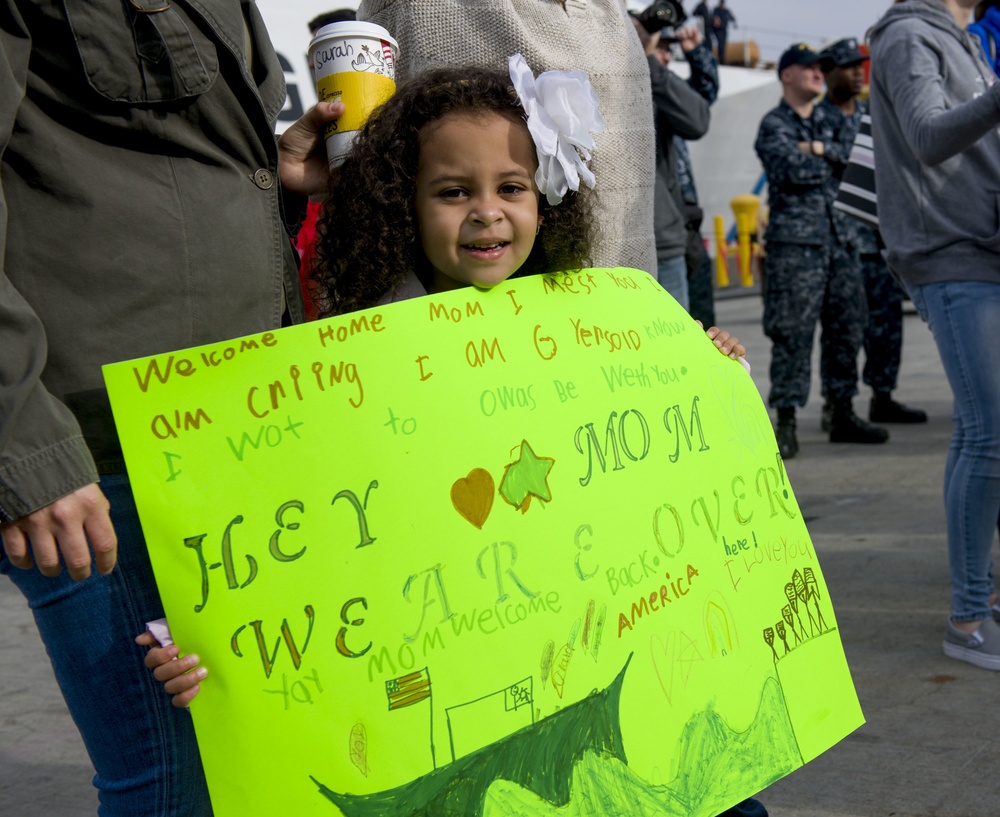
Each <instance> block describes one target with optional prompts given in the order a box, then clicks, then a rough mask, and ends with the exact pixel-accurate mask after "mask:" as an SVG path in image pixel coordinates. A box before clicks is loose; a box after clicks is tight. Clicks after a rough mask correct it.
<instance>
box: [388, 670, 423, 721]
mask: <svg viewBox="0 0 1000 817" xmlns="http://www.w3.org/2000/svg"><path fill="white" fill-rule="evenodd" d="M385 696H386V698H388V699H389V711H390V712H391V711H392V710H394V709H402V708H403V707H406V706H413V705H414V704H418V703H420V702H421V701H426V700H427V699H428V698H430V697H431V675H430V672H428V670H427V667H424V668H423V669H422V670H417V671H416V672H411V673H409V674H407V675H401V676H400V677H399V678H392V679H390V680H388V681H386V682H385Z"/></svg>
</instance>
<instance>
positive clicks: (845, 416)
mask: <svg viewBox="0 0 1000 817" xmlns="http://www.w3.org/2000/svg"><path fill="white" fill-rule="evenodd" d="M888 439H889V432H888V431H886V430H885V429H884V428H881V427H879V426H873V425H872V424H871V423H866V422H865V421H864V420H862V419H861V418H860V417H858V415H857V414H855V413H854V406H853V405H851V400H850V398H847V399H845V400H836V401H834V404H833V419H832V421H831V423H830V442H831V443H884V442H885V441H886V440H888Z"/></svg>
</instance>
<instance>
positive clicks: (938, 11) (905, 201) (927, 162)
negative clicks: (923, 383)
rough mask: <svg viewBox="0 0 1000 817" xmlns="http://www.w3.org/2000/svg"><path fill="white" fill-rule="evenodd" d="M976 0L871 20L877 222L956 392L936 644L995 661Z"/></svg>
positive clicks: (989, 304) (995, 305) (998, 271)
mask: <svg viewBox="0 0 1000 817" xmlns="http://www.w3.org/2000/svg"><path fill="white" fill-rule="evenodd" d="M975 5H976V0H903V1H902V2H900V1H899V0H897V2H896V4H895V5H893V6H892V7H891V8H890V9H889V10H888V11H887V12H886V14H885V15H884V16H883V17H882V19H881V20H880V21H879V22H878V23H877V24H876V25H875V27H874V28H873V29H872V31H871V41H872V79H871V100H872V125H873V140H874V146H875V173H876V186H877V189H878V210H879V222H880V226H881V229H882V234H883V237H884V239H885V242H886V245H887V247H888V250H889V265H890V267H891V268H892V269H893V270H894V271H895V272H897V273H898V274H899V275H900V276H901V277H902V278H903V280H904V281H905V283H906V286H907V289H908V290H909V292H910V296H911V297H912V299H913V303H914V305H915V306H916V308H917V311H918V312H919V313H920V315H921V317H923V319H924V320H926V321H927V323H928V325H929V326H930V328H931V331H932V332H933V334H934V341H935V343H936V344H937V347H938V351H939V353H940V355H941V361H942V363H943V364H944V368H945V372H946V374H947V376H948V382H949V383H950V384H951V388H952V392H953V393H954V400H955V408H954V432H953V436H952V441H951V447H950V450H949V452H948V459H947V464H946V466H945V477H944V499H945V511H946V516H947V528H948V555H949V566H950V570H951V586H952V603H951V604H952V607H951V616H950V617H949V619H948V621H947V622H946V624H945V636H944V644H943V647H944V653H945V655H947V656H948V657H950V658H954V659H957V660H959V661H965V662H967V663H970V664H973V665H975V666H977V667H982V668H983V669H989V670H994V671H1000V626H998V625H997V624H996V623H995V622H994V621H993V619H992V617H991V606H992V605H993V604H994V602H995V589H994V581H993V562H992V557H991V552H990V551H991V548H992V545H993V538H994V535H995V532H996V530H997V521H998V517H1000V348H998V346H997V343H996V326H997V322H998V320H1000V211H998V206H1000V137H998V134H997V128H998V126H1000V82H997V77H996V74H995V73H994V72H993V70H992V67H991V66H990V64H989V63H988V62H987V60H986V58H985V56H984V54H983V52H982V50H981V48H980V47H979V45H978V43H977V42H976V41H975V40H974V39H973V38H971V37H970V36H969V35H968V34H967V32H966V26H967V25H968V23H969V17H970V15H971V12H972V9H973V8H974V7H975Z"/></svg>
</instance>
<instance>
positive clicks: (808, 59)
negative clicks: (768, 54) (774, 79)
mask: <svg viewBox="0 0 1000 817" xmlns="http://www.w3.org/2000/svg"><path fill="white" fill-rule="evenodd" d="M817 62H819V54H817V53H816V52H815V51H813V50H812V48H811V47H810V46H809V45H807V44H806V43H795V44H793V45H790V46H789V47H788V48H787V49H785V53H784V54H782V55H781V59H780V60H778V76H779V77H780V76H781V72H782V71H784V70H785V69H786V68H787V67H788V66H789V65H814V64H815V63H817Z"/></svg>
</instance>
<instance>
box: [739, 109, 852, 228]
mask: <svg viewBox="0 0 1000 817" xmlns="http://www.w3.org/2000/svg"><path fill="white" fill-rule="evenodd" d="M843 118H844V117H843V115H841V114H840V113H839V111H838V112H837V115H836V116H834V115H832V114H831V112H830V111H829V110H826V109H824V107H822V106H820V105H817V106H815V108H814V109H813V112H812V116H810V117H809V118H808V119H803V118H802V117H801V116H799V115H798V114H797V113H796V112H795V111H794V110H793V109H792V107H791V106H790V105H789V104H788V103H787V102H785V101H784V100H782V101H781V102H780V103H779V104H778V107H777V108H774V109H773V110H771V111H770V112H768V113H767V114H765V116H764V118H763V119H762V120H761V123H760V128H759V130H758V131H757V140H756V141H755V142H754V150H755V151H756V152H757V156H758V158H759V159H760V162H761V164H762V165H763V166H764V173H765V175H766V176H767V196H768V206H769V210H770V214H769V217H768V224H767V231H766V232H765V234H764V238H765V240H767V241H780V242H788V243H792V244H817V245H823V244H827V243H829V242H830V241H832V240H833V239H834V237H835V235H836V233H835V232H834V226H833V225H834V221H833V199H834V197H835V195H836V190H837V184H838V183H839V178H840V176H841V175H842V174H843V169H844V168H845V167H846V166H847V159H848V157H849V156H850V142H846V143H845V141H844V140H843V139H842V138H841V137H840V130H839V129H840V125H841V123H842V121H843ZM851 138H852V140H853V136H852V137H851ZM799 142H822V143H823V155H822V156H816V155H813V154H811V153H803V152H802V151H800V150H799V147H798V144H799ZM838 237H839V238H840V240H841V241H842V242H843V243H848V242H849V240H850V236H849V235H840V236H838Z"/></svg>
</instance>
